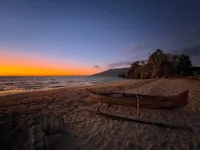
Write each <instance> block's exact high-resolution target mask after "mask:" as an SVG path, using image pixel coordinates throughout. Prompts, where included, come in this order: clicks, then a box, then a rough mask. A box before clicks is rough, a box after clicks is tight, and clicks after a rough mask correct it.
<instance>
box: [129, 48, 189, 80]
mask: <svg viewBox="0 0 200 150" xmlns="http://www.w3.org/2000/svg"><path fill="white" fill-rule="evenodd" d="M191 68H192V62H191V60H190V57H189V56H187V55H185V54H182V55H175V54H166V53H164V52H163V51H162V50H161V49H157V50H156V51H155V52H154V53H152V54H151V55H150V56H149V58H148V60H147V61H146V62H145V61H136V62H134V63H132V64H131V67H130V68H129V71H128V75H127V78H136V79H139V78H140V79H148V78H159V77H171V76H177V75H179V76H188V75H192V73H193V72H192V70H191Z"/></svg>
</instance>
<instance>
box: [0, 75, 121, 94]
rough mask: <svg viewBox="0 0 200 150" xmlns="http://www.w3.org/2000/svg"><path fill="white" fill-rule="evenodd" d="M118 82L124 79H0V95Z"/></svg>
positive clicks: (76, 77)
mask: <svg viewBox="0 0 200 150" xmlns="http://www.w3.org/2000/svg"><path fill="white" fill-rule="evenodd" d="M119 80H124V79H123V78H118V77H95V76H53V77H52V76H50V77H41V76H34V77H29V76H28V77H0V95H4V94H12V93H17V92H25V91H32V90H42V89H57V88H64V87H75V86H85V85H94V84H98V83H103V82H111V81H119Z"/></svg>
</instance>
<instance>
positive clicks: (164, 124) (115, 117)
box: [86, 110, 193, 131]
mask: <svg viewBox="0 0 200 150" xmlns="http://www.w3.org/2000/svg"><path fill="white" fill-rule="evenodd" d="M86 111H87V112H89V113H93V114H96V115H99V116H102V117H104V118H110V119H113V120H119V121H130V122H137V123H142V124H149V125H156V126H160V127H166V128H172V129H185V130H189V131H193V129H192V128H191V127H190V126H183V125H177V124H172V123H168V122H159V121H155V120H147V119H139V118H134V117H127V116H121V115H111V114H108V113H103V112H96V111H93V110H86Z"/></svg>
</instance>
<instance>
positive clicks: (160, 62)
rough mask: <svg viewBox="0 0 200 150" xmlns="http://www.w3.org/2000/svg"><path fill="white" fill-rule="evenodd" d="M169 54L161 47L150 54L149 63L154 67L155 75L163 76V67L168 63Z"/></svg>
mask: <svg viewBox="0 0 200 150" xmlns="http://www.w3.org/2000/svg"><path fill="white" fill-rule="evenodd" d="M167 61H168V59H167V55H166V54H164V52H163V51H162V50H161V49H157V50H156V51H155V52H154V53H153V54H151V55H150V56H149V59H148V64H149V65H150V66H152V68H153V75H152V76H153V77H154V76H156V77H161V76H162V75H163V74H164V70H163V67H164V66H166V64H167Z"/></svg>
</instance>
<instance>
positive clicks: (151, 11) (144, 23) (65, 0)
mask: <svg viewBox="0 0 200 150" xmlns="http://www.w3.org/2000/svg"><path fill="white" fill-rule="evenodd" d="M0 3H1V4H0V19H1V21H0V48H1V49H0V51H1V50H2V51H3V50H5V49H6V50H7V51H9V52H11V53H12V52H22V53H24V54H27V55H39V56H42V57H45V58H48V59H59V60H63V61H65V60H66V61H70V62H74V63H76V64H77V65H79V64H81V65H84V66H88V67H91V68H92V67H94V65H98V66H100V68H102V69H106V68H107V67H108V66H113V67H121V66H123V64H126V63H127V62H131V61H135V60H140V59H146V58H147V57H148V55H149V53H151V52H153V51H154V50H155V49H157V48H160V49H163V50H164V51H166V52H177V51H178V52H179V51H181V50H182V49H183V50H185V49H187V51H184V52H185V53H187V54H189V55H190V54H191V52H190V48H193V47H200V46H199V45H200V19H199V15H200V9H199V8H200V2H198V1H197V0H192V1H190V0H165V1H161V0H151V1H149V0H85V1H83V0H17V1H16V0H1V1H0ZM199 54H200V49H199V52H198V51H197V53H196V55H199ZM192 60H193V61H194V64H196V65H200V62H198V57H197V56H195V57H194V55H193V57H192ZM113 63H114V64H116V63H117V64H118V66H117V65H112V64H113Z"/></svg>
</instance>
